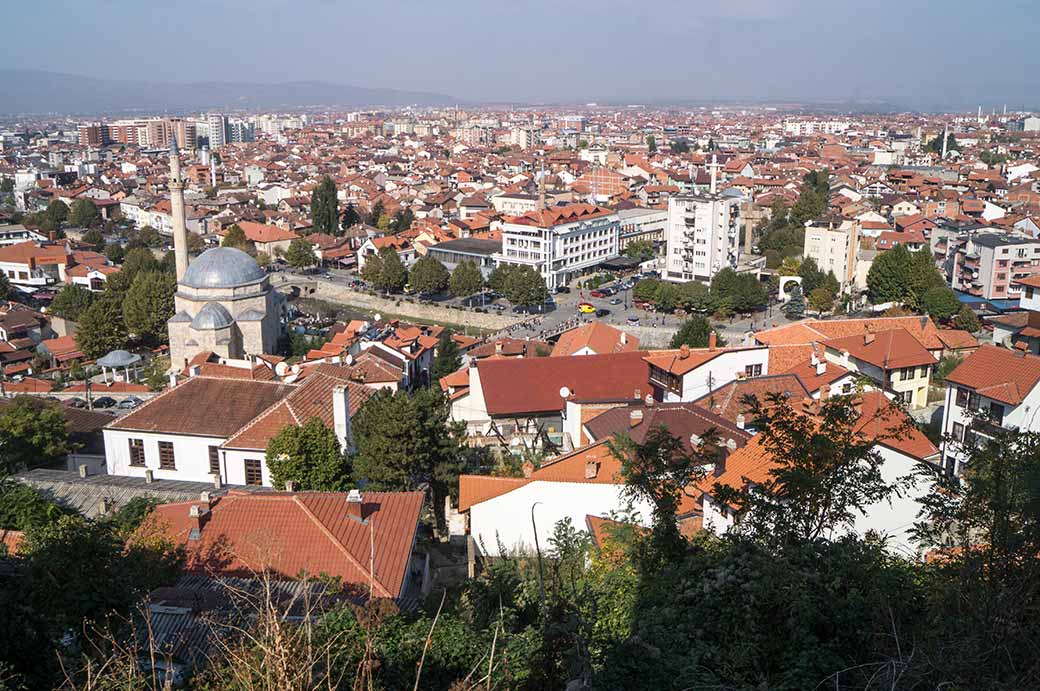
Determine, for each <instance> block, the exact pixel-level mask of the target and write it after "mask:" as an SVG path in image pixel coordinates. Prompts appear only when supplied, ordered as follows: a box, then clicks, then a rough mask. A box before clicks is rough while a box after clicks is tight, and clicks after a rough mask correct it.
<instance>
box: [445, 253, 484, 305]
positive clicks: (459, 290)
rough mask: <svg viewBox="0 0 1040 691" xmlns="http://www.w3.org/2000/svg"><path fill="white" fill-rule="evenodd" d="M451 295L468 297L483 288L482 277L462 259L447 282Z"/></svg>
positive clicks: (467, 260)
mask: <svg viewBox="0 0 1040 691" xmlns="http://www.w3.org/2000/svg"><path fill="white" fill-rule="evenodd" d="M448 285H449V288H450V289H451V294H452V295H454V296H455V297H459V298H461V297H469V296H470V295H473V294H474V293H477V292H479V291H480V289H481V288H483V287H484V275H483V274H481V273H480V269H478V268H477V265H476V264H474V263H473V262H472V261H470V260H469V259H463V260H462V261H461V262H459V263H458V265H456V267H455V270H454V271H452V272H451V279H450V280H449V283H448Z"/></svg>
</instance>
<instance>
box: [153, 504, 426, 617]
mask: <svg viewBox="0 0 1040 691" xmlns="http://www.w3.org/2000/svg"><path fill="white" fill-rule="evenodd" d="M346 497H347V495H346V494H344V493H342V492H298V493H295V494H288V493H255V494H250V493H248V492H241V491H234V490H233V491H231V492H230V493H229V494H227V495H225V496H221V497H217V498H215V499H214V500H213V503H212V508H211V509H210V510H209V512H208V515H207V516H205V517H204V518H203V519H202V529H201V531H200V534H199V537H200V539H198V540H191V539H189V533H190V531H191V518H190V517H189V510H190V507H191V506H192V505H199V506H205V505H204V504H201V502H178V503H175V504H163V505H160V506H158V507H156V509H155V512H154V514H153V516H155V517H156V519H157V520H156V522H155V523H154V526H157V527H159V528H160V529H161V530H163V531H164V532H165V533H166V534H167V535H168V536H169V537H170V538H172V539H173V540H174V542H176V543H178V544H182V545H184V547H185V548H186V550H187V561H186V564H185V568H186V570H188V571H196V572H204V573H207V574H217V575H225V576H229V575H244V576H249V575H252V574H253V573H255V572H257V571H260V570H262V569H264V568H269V569H271V570H272V571H273V572H274V573H275V574H277V575H280V576H282V577H284V578H287V579H295V578H298V577H300V576H301V574H304V573H305V574H307V575H308V576H311V577H315V576H319V575H322V574H325V575H328V576H330V577H339V578H340V579H342V581H343V583H344V584H345V585H353V586H356V587H358V588H359V589H364V590H366V591H367V589H368V584H369V558H370V554H371V551H370V542H369V540H370V532H369V531H370V527H371V538H372V540H373V542H374V553H375V554H374V556H375V559H374V575H375V590H374V594H375V595H376V596H377V597H390V598H396V597H399V596H400V595H401V594H402V592H401V591H402V588H403V586H404V582H405V577H406V574H407V569H408V563H409V561H410V559H411V554H412V545H413V543H414V539H415V531H416V526H417V524H418V521H419V511H420V509H421V508H422V504H423V494H422V493H421V492H365V493H364V494H363V496H362V510H363V516H364V518H365V520H367V521H369V523H370V526H369V525H365V524H362V523H361V522H360V521H358V520H356V519H354V518H351V517H350V516H349V515H348V511H347V501H346Z"/></svg>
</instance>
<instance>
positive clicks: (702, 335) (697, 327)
mask: <svg viewBox="0 0 1040 691" xmlns="http://www.w3.org/2000/svg"><path fill="white" fill-rule="evenodd" d="M712 331H713V329H712V327H711V323H710V322H709V321H708V320H707V319H706V318H704V317H702V316H701V315H699V314H695V315H693V316H691V317H689V318H688V319H687V320H686V321H684V322H683V323H682V326H680V327H679V330H678V331H676V332H675V335H674V336H672V343H671V347H672V348H678V347H679V346H682V345H687V346H689V347H691V348H707V347H708V342H709V341H708V339H709V337H710V336H711V332H712ZM716 344H717V345H719V346H724V345H726V341H725V339H723V338H722V337H721V336H718V334H716Z"/></svg>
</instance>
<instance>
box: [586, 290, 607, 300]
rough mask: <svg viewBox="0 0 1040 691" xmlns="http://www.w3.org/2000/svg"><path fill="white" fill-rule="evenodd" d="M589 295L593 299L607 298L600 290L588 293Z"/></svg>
mask: <svg viewBox="0 0 1040 691" xmlns="http://www.w3.org/2000/svg"><path fill="white" fill-rule="evenodd" d="M589 295H591V296H592V297H594V298H605V297H607V294H606V292H604V291H603V290H602V289H601V288H597V289H596V290H594V291H592V292H591V293H589Z"/></svg>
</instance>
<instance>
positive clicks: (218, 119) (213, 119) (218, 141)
mask: <svg viewBox="0 0 1040 691" xmlns="http://www.w3.org/2000/svg"><path fill="white" fill-rule="evenodd" d="M206 129H207V131H208V133H209V148H210V149H219V148H220V147H222V146H224V145H225V144H227V118H226V117H224V116H223V115H221V114H220V113H210V114H208V115H207V116H206Z"/></svg>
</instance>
